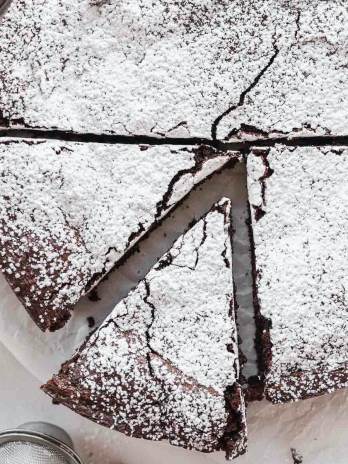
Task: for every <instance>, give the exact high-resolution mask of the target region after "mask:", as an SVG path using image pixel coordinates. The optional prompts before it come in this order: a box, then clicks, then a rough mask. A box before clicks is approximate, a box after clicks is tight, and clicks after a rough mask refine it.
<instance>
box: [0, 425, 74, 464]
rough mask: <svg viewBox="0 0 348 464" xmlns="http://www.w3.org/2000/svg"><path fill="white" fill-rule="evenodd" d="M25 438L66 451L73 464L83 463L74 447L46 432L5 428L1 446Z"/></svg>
mask: <svg viewBox="0 0 348 464" xmlns="http://www.w3.org/2000/svg"><path fill="white" fill-rule="evenodd" d="M23 439H25V441H27V442H29V443H34V444H37V445H47V444H49V445H51V447H52V448H53V449H54V450H56V451H60V452H62V453H63V454H64V453H65V454H66V457H68V458H69V459H70V460H71V461H72V464H83V462H82V461H81V459H80V457H79V456H78V455H77V454H76V453H75V451H74V450H73V449H71V448H70V447H69V446H67V445H66V444H65V443H62V442H61V441H59V440H57V439H55V438H53V437H50V436H49V435H46V434H44V433H39V432H28V430H21V429H13V430H5V431H4V432H0V447H1V446H2V445H4V444H6V443H11V442H14V441H24V440H23Z"/></svg>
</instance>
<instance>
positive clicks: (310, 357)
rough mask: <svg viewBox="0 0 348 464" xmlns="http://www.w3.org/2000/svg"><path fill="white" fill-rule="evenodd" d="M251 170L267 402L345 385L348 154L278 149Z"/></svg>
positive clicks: (258, 156) (254, 159)
mask: <svg viewBox="0 0 348 464" xmlns="http://www.w3.org/2000/svg"><path fill="white" fill-rule="evenodd" d="M247 164H248V188H249V195H250V204H251V216H252V237H253V244H252V245H253V254H254V285H255V288H254V293H255V295H254V296H255V306H256V321H257V323H258V330H259V337H258V338H259V340H258V341H259V343H260V345H259V354H260V363H261V369H262V371H263V375H264V380H265V393H266V396H267V397H268V399H270V400H271V401H273V402H275V403H282V402H287V401H294V400H298V399H304V398H308V397H312V396H316V395H320V394H323V393H327V392H331V391H334V390H336V389H338V388H342V387H347V386H348V337H347V335H348V299H347V295H346V290H347V289H348V243H347V234H348V215H347V211H348V183H347V176H348V150H347V149H346V148H340V147H322V148H317V147H302V148H287V147H284V146H277V147H274V148H272V149H270V150H266V151H265V150H261V151H257V150H254V151H253V152H252V153H251V154H250V155H249V157H248V162H247Z"/></svg>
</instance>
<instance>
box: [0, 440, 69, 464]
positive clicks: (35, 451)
mask: <svg viewBox="0 0 348 464" xmlns="http://www.w3.org/2000/svg"><path fill="white" fill-rule="evenodd" d="M0 463H1V464H23V463H25V464H71V459H70V458H69V457H66V455H65V454H63V452H60V451H58V450H56V449H54V448H51V447H50V445H49V444H47V445H37V444H35V443H30V442H26V441H10V442H7V443H5V444H3V445H1V446H0Z"/></svg>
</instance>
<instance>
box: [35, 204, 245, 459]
mask: <svg viewBox="0 0 348 464" xmlns="http://www.w3.org/2000/svg"><path fill="white" fill-rule="evenodd" d="M231 233H232V230H231V223H230V202H229V200H226V199H224V200H222V201H221V202H220V203H219V204H217V205H216V206H215V207H213V209H212V210H211V211H210V212H209V213H208V214H207V215H206V216H205V217H204V218H203V219H201V220H200V221H198V222H197V223H196V224H195V225H194V226H193V227H192V228H191V229H190V230H188V231H187V232H186V233H185V234H184V235H183V236H181V237H180V238H179V239H178V240H177V241H176V243H175V244H174V246H173V247H172V248H171V250H170V251H169V252H167V253H166V254H165V255H164V256H163V257H162V258H161V259H160V260H159V262H158V263H157V265H155V267H154V268H153V269H152V270H151V271H150V272H149V274H148V275H147V276H146V278H145V279H144V280H142V281H141V282H140V283H139V285H138V286H137V287H136V288H135V289H134V290H133V291H132V292H131V293H130V294H129V295H128V297H126V298H125V299H124V300H122V301H121V302H120V303H119V304H118V305H117V306H116V308H115V310H114V311H113V313H112V314H111V316H110V317H109V318H108V319H107V320H106V321H105V323H104V324H103V325H102V326H101V328H100V329H99V330H98V331H97V332H95V333H94V334H93V335H92V336H91V337H90V338H89V339H88V340H87V341H86V342H85V344H84V345H83V346H82V347H81V348H80V350H79V351H78V352H77V354H76V355H75V356H74V357H73V359H72V360H70V361H68V362H67V363H66V364H64V365H63V366H62V369H61V371H60V373H59V374H58V375H56V376H54V377H53V379H52V380H50V381H49V382H48V383H47V384H46V385H45V386H44V387H43V389H44V391H45V392H46V393H48V394H49V395H51V396H52V397H53V398H54V400H55V401H58V402H59V403H63V404H65V405H66V406H68V407H70V408H71V409H73V410H75V411H76V412H78V413H80V414H82V415H84V416H86V417H88V418H90V419H92V420H94V421H96V422H98V423H100V424H103V425H105V426H107V427H110V428H114V429H115V430H118V431H121V432H123V433H126V434H128V435H131V436H134V437H138V438H139V437H140V438H147V439H152V440H162V439H166V440H169V441H170V443H171V444H174V445H179V446H183V447H186V448H189V449H196V450H199V451H203V452H211V451H214V450H220V449H223V450H225V451H226V453H227V455H228V457H230V458H232V457H235V456H237V455H239V454H241V453H243V452H244V450H245V441H246V425H245V411H244V403H243V398H242V394H241V389H240V387H239V385H238V379H239V359H238V356H239V355H238V337H237V332H236V322H235V313H234V311H235V307H234V300H233V280H232V263H231V258H232V254H231ZM226 250H227V251H226Z"/></svg>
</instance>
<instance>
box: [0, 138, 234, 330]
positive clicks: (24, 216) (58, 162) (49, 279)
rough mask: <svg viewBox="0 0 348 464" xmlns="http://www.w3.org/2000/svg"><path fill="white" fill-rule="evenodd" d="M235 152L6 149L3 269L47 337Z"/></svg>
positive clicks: (33, 144)
mask: <svg viewBox="0 0 348 464" xmlns="http://www.w3.org/2000/svg"><path fill="white" fill-rule="evenodd" d="M232 158H233V156H232V157H231V156H230V155H229V154H226V153H220V152H218V151H216V150H214V149H212V148H209V147H204V146H203V147H200V148H198V147H196V148H194V147H192V148H185V147H180V146H170V145H162V146H155V147H154V146H153V147H149V146H138V145H129V144H127V145H123V144H119V145H107V144H94V143H84V144H82V143H68V142H66V143H64V142H60V141H34V140H26V141H24V140H4V141H1V142H0V269H1V270H2V271H3V273H4V275H5V277H6V279H7V281H8V282H9V284H10V285H11V287H12V288H13V290H14V291H15V293H16V295H17V296H18V297H19V299H20V300H21V302H22V303H23V305H24V307H25V308H26V309H27V311H28V313H29V314H30V316H31V317H32V318H33V320H34V321H35V322H36V324H37V325H38V326H39V327H40V328H41V329H42V330H50V331H53V330H57V329H59V328H61V327H62V326H63V325H64V324H65V323H66V321H67V320H68V319H69V317H70V315H71V311H72V310H73V308H74V305H75V303H77V301H78V300H79V299H80V298H81V297H82V296H83V295H84V294H86V293H87V292H88V291H89V290H90V289H91V288H93V286H95V285H96V284H97V283H98V282H99V280H101V279H102V278H103V277H104V276H105V275H106V274H107V273H108V272H109V271H110V270H111V269H112V268H113V267H114V266H116V265H118V264H119V263H120V261H121V260H123V259H124V257H125V254H126V253H127V252H128V251H129V250H130V249H131V248H132V247H133V246H134V245H135V244H136V242H137V241H138V240H139V239H140V238H141V237H142V236H143V235H144V234H146V233H147V232H148V231H149V230H151V229H152V228H153V227H155V226H156V224H158V223H159V222H160V221H161V220H162V219H163V217H164V216H165V215H166V214H168V213H169V212H170V211H171V210H172V208H173V207H174V206H175V205H176V204H178V203H180V201H182V200H183V198H184V197H185V196H186V195H187V194H188V193H189V192H190V191H191V189H192V188H194V187H195V186H196V185H197V184H199V183H200V182H201V181H203V180H204V179H205V178H206V177H208V176H209V175H210V174H212V173H213V172H215V171H217V170H218V169H220V168H222V167H223V166H224V165H226V164H228V163H230V162H232V163H233V162H234V160H233V159H232Z"/></svg>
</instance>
